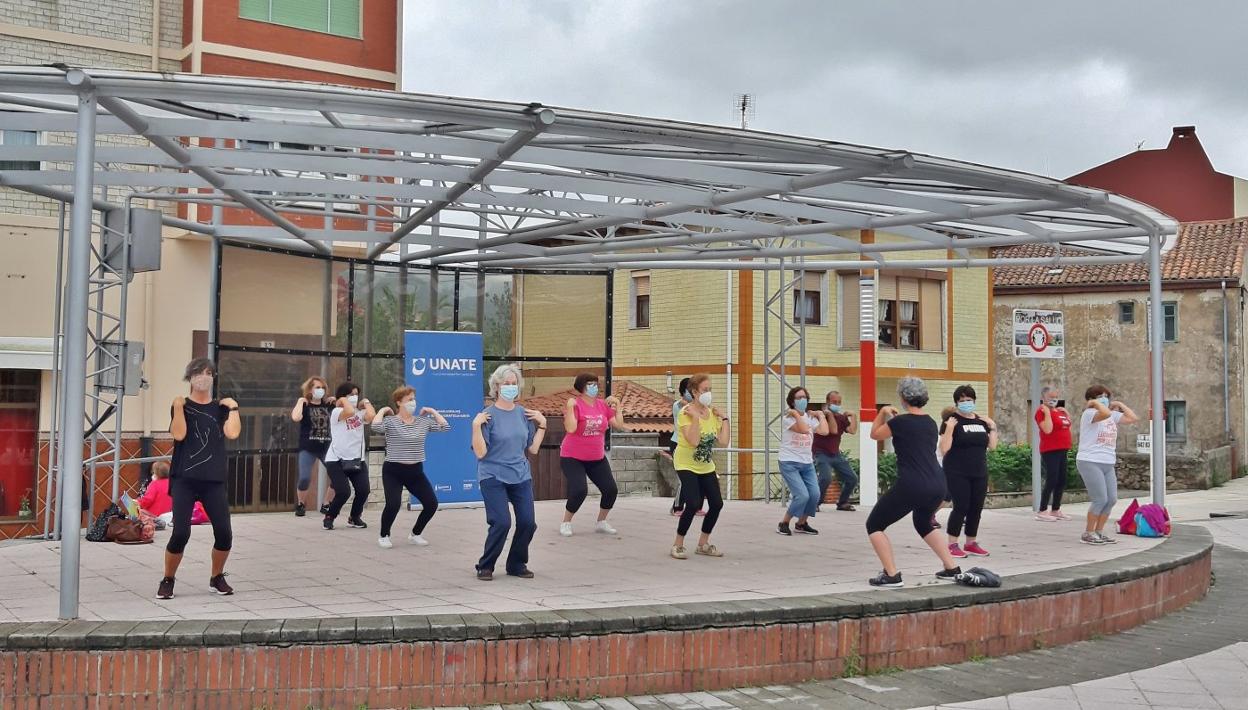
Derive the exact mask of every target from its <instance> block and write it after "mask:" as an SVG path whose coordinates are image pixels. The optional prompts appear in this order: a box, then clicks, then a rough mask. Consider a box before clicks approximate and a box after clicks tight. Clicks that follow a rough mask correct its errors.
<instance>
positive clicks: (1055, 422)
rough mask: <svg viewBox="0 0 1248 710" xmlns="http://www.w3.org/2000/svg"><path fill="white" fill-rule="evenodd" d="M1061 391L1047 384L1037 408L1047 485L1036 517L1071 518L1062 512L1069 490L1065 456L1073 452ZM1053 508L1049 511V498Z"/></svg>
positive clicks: (1041, 494) (1041, 454)
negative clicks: (1063, 498)
mask: <svg viewBox="0 0 1248 710" xmlns="http://www.w3.org/2000/svg"><path fill="white" fill-rule="evenodd" d="M1060 397H1061V392H1059V391H1058V389H1057V388H1056V387H1045V388H1044V391H1043V392H1042V393H1041V395H1040V407H1039V408H1038V409H1036V426H1038V427H1040V469H1041V470H1042V471H1043V472H1044V488H1042V489H1041V492H1040V512H1038V513H1036V520H1039V521H1042V522H1046V523H1052V522H1056V521H1058V520H1070V516H1069V515H1066V514H1065V513H1063V512H1062V492H1063V491H1065V490H1066V457H1067V455H1068V454H1069V453H1070V446H1071V442H1070V413H1069V412H1067V411H1066V408H1065V407H1060V406H1058V404H1059V402H1060ZM1050 500H1052V501H1053V512H1052V513H1050V512H1049V501H1050Z"/></svg>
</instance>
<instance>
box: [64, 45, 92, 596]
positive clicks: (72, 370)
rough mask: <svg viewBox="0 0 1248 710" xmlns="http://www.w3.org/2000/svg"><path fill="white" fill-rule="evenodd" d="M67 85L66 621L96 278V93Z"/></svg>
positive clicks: (86, 86)
mask: <svg viewBox="0 0 1248 710" xmlns="http://www.w3.org/2000/svg"><path fill="white" fill-rule="evenodd" d="M65 78H66V80H67V81H68V82H69V83H70V84H71V85H73V86H76V87H78V90H79V93H78V126H77V136H76V140H77V144H76V146H75V152H74V204H73V210H72V212H71V217H70V224H69V226H70V233H69V264H68V268H67V270H66V271H67V275H66V287H65V291H66V296H65V349H64V361H63V365H64V382H65V387H64V389H63V390H61V391H62V393H63V396H64V409H63V412H64V415H63V416H64V424H65V426H64V427H63V428H62V429H61V446H60V449H61V475H62V477H63V478H64V491H65V497H64V498H63V499H62V500H61V501H60V506H59V509H58V511H57V513H58V515H59V517H60V519H61V531H62V535H61V570H60V573H61V589H60V612H59V614H58V616H59V617H60V618H62V619H75V618H77V617H78V573H79V563H80V554H81V544H82V535H81V531H82V522H81V520H82V457H83V456H82V454H83V441H82V439H83V432H84V430H85V424H84V420H85V417H86V387H87V295H88V290H89V287H90V284H89V283H88V280H89V279H90V275H91V213H92V196H93V184H92V178H93V177H94V171H95V115H96V103H95V91H94V89H92V88H91V85H90V79H89V78H88V77H87V75H86V74H85V73H83V72H81V71H79V70H76V69H75V70H71V71H70V72H69V73H68V74H67V75H66V77H65Z"/></svg>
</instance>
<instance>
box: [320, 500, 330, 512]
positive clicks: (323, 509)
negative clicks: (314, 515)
mask: <svg viewBox="0 0 1248 710" xmlns="http://www.w3.org/2000/svg"><path fill="white" fill-rule="evenodd" d="M321 515H329V503H325V504H324V505H322V506H321Z"/></svg>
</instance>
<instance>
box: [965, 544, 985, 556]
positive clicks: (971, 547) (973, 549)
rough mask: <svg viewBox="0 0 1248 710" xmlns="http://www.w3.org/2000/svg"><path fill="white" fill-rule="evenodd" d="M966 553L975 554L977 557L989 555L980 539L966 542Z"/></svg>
mask: <svg viewBox="0 0 1248 710" xmlns="http://www.w3.org/2000/svg"><path fill="white" fill-rule="evenodd" d="M966 554H968V555H974V556H976V557H987V556H988V551H987V550H985V549H984V548H982V547H980V546H979V542H978V541H976V542H968V543H966Z"/></svg>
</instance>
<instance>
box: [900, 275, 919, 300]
mask: <svg viewBox="0 0 1248 710" xmlns="http://www.w3.org/2000/svg"><path fill="white" fill-rule="evenodd" d="M896 283H897V300H898V301H918V300H919V280H918V279H897V280H896Z"/></svg>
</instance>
